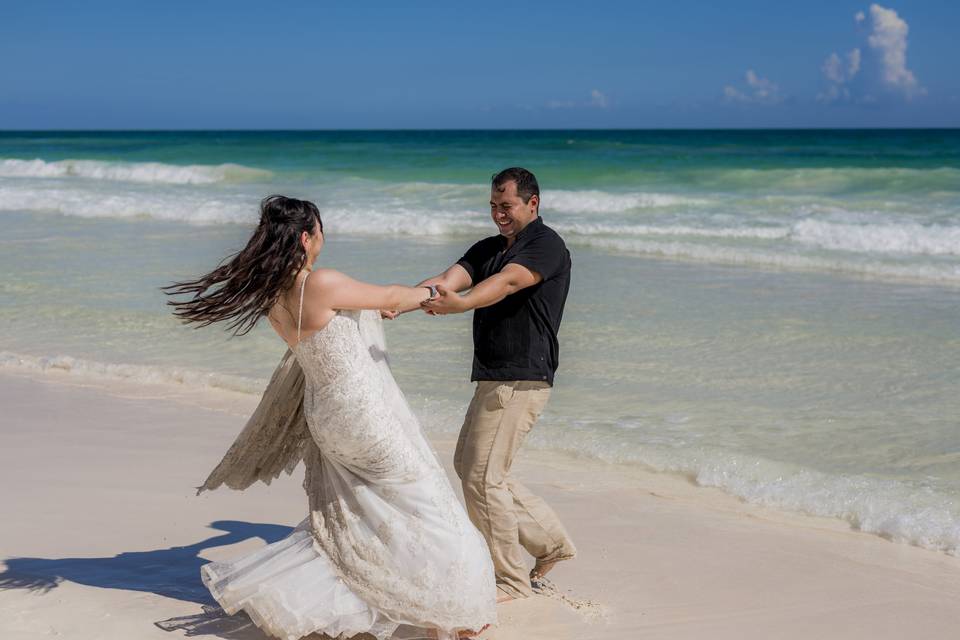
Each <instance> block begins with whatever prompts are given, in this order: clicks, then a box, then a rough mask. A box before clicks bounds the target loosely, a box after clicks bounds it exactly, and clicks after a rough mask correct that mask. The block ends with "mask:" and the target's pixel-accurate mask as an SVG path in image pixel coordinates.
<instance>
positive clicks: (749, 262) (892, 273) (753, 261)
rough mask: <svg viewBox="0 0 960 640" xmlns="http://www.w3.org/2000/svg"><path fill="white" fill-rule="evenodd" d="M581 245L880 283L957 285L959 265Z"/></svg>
mask: <svg viewBox="0 0 960 640" xmlns="http://www.w3.org/2000/svg"><path fill="white" fill-rule="evenodd" d="M583 242H584V243H585V244H588V245H590V246H596V247H600V248H604V249H612V250H614V251H622V252H624V253H634V254H638V255H644V256H650V257H658V258H670V259H680V260H690V261H694V262H707V263H712V264H733V265H744V266H760V267H774V268H777V269H788V270H796V271H833V272H838V273H850V274H856V275H861V276H868V277H874V278H881V279H895V280H912V281H921V282H932V283H937V284H949V285H952V286H956V285H960V264H950V265H944V264H925V263H924V264H918V263H907V264H904V263H887V262H882V261H880V260H875V259H863V260H857V259H846V258H840V257H832V256H822V255H801V254H796V253H787V252H781V251H768V250H757V249H747V248H742V247H732V246H716V245H713V246H710V245H703V244H696V243H691V242H657V241H651V240H640V239H624V238H585V239H584V240H583Z"/></svg>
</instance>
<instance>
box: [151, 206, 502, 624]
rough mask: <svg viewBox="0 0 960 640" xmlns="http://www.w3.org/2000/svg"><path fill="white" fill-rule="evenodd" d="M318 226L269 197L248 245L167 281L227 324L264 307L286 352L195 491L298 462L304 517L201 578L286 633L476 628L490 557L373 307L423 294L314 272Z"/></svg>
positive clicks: (409, 302) (229, 605) (178, 308)
mask: <svg viewBox="0 0 960 640" xmlns="http://www.w3.org/2000/svg"><path fill="white" fill-rule="evenodd" d="M322 229H323V227H322V223H321V221H320V216H319V211H318V210H317V208H316V206H315V205H313V204H312V203H310V202H307V201H303V200H295V199H292V198H285V197H283V196H271V197H269V198H267V199H265V200H264V201H263V203H262V204H261V217H260V224H259V226H258V227H257V230H256V231H255V232H254V235H253V237H251V239H250V241H249V242H248V244H247V246H246V247H245V248H244V249H243V250H242V251H240V252H239V253H238V254H236V255H235V256H233V257H232V258H231V259H230V260H229V261H228V262H225V263H222V264H221V266H220V267H218V268H217V269H216V270H214V271H213V272H211V273H210V274H208V275H206V276H204V277H202V278H199V279H197V280H194V281H190V282H182V283H177V284H175V285H171V286H170V287H168V288H167V291H168V293H171V294H174V295H176V294H193V297H192V298H191V299H190V300H188V301H174V302H171V303H170V304H171V305H173V306H174V307H175V312H174V313H175V314H176V315H177V316H179V317H181V318H182V319H184V320H185V321H187V322H196V323H199V324H200V325H201V326H203V325H207V324H211V323H213V322H219V321H230V325H229V327H230V328H232V329H234V331H235V332H236V333H238V334H242V333H246V332H247V331H249V330H250V329H251V328H252V327H253V326H254V324H255V323H256V322H257V320H259V319H260V318H261V317H263V316H267V317H268V319H269V320H270V323H271V325H272V326H273V328H274V330H275V331H276V332H277V334H278V335H279V336H280V337H281V338H282V339H283V340H284V341H285V342H286V343H287V344H288V345H289V347H290V349H291V351H290V352H288V353H287V355H286V356H285V358H284V360H283V361H282V362H281V364H280V366H279V367H278V368H277V371H276V372H275V373H274V378H273V379H272V380H271V383H270V386H269V387H268V392H267V394H266V395H265V396H264V398H263V400H262V401H261V403H260V406H259V407H258V409H257V411H256V412H255V413H254V415H253V417H252V418H251V420H250V422H249V423H248V424H247V427H246V428H245V429H244V430H243V432H242V433H241V434H240V436H239V438H238V439H237V441H236V442H235V443H234V444H233V446H232V447H231V448H230V450H229V451H228V452H227V455H226V456H225V458H224V460H223V461H222V462H221V463H220V465H218V467H217V468H216V469H215V470H214V472H213V473H212V474H211V476H210V478H208V479H207V482H206V483H205V484H204V486H203V487H201V490H202V489H211V488H215V487H216V486H219V485H220V484H227V485H228V486H230V487H232V488H240V489H242V488H245V487H246V486H249V485H250V484H252V483H253V482H255V481H257V480H262V481H265V482H267V483H269V482H270V480H271V479H272V478H274V477H276V476H277V475H278V474H279V473H280V471H282V470H286V471H287V472H289V471H291V470H292V469H293V467H294V466H296V465H297V463H298V462H299V461H300V460H301V459H302V460H303V461H304V463H305V464H306V476H305V480H304V488H305V489H306V491H307V495H308V499H309V516H308V517H307V518H306V519H305V520H304V521H303V522H301V523H300V525H299V526H297V528H296V529H295V530H294V531H293V533H292V534H291V535H290V536H288V537H287V538H285V539H284V540H281V541H279V542H275V543H273V544H269V545H266V546H265V547H262V548H260V549H258V550H257V551H254V552H253V553H251V554H249V555H247V556H244V557H242V558H238V559H236V560H233V561H231V562H219V563H216V562H215V563H210V564H207V565H205V566H204V567H203V569H202V578H203V581H204V584H206V586H207V587H208V588H209V590H210V592H211V594H212V595H213V597H214V598H215V599H216V600H217V601H218V602H219V603H220V605H221V606H222V607H223V609H224V610H225V611H226V612H228V613H231V614H232V613H236V612H238V611H240V610H243V611H245V612H246V613H247V614H249V616H250V617H251V618H252V619H253V621H254V622H255V623H256V624H257V626H259V627H260V628H261V629H263V630H264V631H265V632H267V633H269V634H271V635H273V636H276V637H278V638H283V639H285V640H295V639H297V638H301V637H303V636H306V635H309V634H311V633H325V634H327V635H328V636H331V637H337V636H342V637H344V638H346V637H350V636H353V635H357V634H361V633H369V634H372V635H374V636H376V637H377V638H379V639H381V640H382V639H384V638H388V637H390V636H392V635H394V634H395V632H397V630H398V627H400V625H408V626H409V627H414V628H417V629H421V630H425V631H426V632H428V633H429V635H431V636H435V637H438V638H441V639H442V638H456V637H457V636H458V634H461V635H469V634H471V633H475V632H476V631H478V630H480V629H482V628H484V627H485V626H487V625H489V624H492V623H494V622H495V621H496V611H495V609H496V590H495V583H494V575H493V565H492V562H491V560H490V555H489V552H488V550H487V546H486V543H485V541H484V539H483V537H482V536H481V535H480V533H479V531H477V529H476V528H475V527H474V526H473V525H472V524H471V522H470V520H469V518H468V517H467V514H466V511H465V510H464V509H463V507H462V506H461V505H460V503H459V501H458V500H457V498H456V495H455V493H454V491H453V489H452V487H451V486H450V483H449V481H448V479H447V476H446V474H445V472H444V470H443V468H442V466H441V465H440V463H439V462H438V460H437V457H436V454H435V453H434V452H433V450H432V449H431V447H430V445H429V444H428V442H427V441H426V439H425V437H424V436H423V434H422V432H421V429H420V426H419V424H418V421H417V419H416V418H415V417H414V415H413V413H412V412H411V411H410V408H409V407H408V405H407V403H406V402H405V400H404V398H403V394H402V393H401V392H400V390H399V388H398V387H397V385H396V383H395V382H394V379H393V376H392V375H391V373H390V368H389V366H388V364H387V355H386V350H385V345H384V341H383V332H382V327H381V320H380V316H379V312H377V311H376V310H377V309H401V310H410V309H415V308H417V307H419V305H420V303H421V302H423V301H424V300H426V299H428V298H429V297H430V296H431V292H430V291H429V290H428V289H427V288H424V287H403V286H386V287H383V286H376V285H371V284H367V283H363V282H359V281H356V280H352V279H350V278H349V277H347V276H345V275H343V274H341V273H338V272H336V271H332V270H328V269H320V270H317V271H313V272H311V271H310V266H311V265H312V264H313V263H314V261H315V260H316V258H317V256H318V255H319V253H320V250H321V248H322V246H323V242H324V237H323V230H322ZM365 310H366V311H365ZM291 352H292V355H291ZM296 366H299V367H301V368H302V369H303V373H304V376H303V377H302V378H301V377H299V376H297V379H298V380H303V379H304V378H305V386H304V388H303V394H304V395H303V399H304V402H303V409H302V410H303V413H304V414H305V418H306V421H305V424H306V425H307V427H308V429H307V430H305V429H303V428H302V427H298V425H302V424H304V421H303V420H302V418H300V419H299V420H298V417H299V416H297V415H295V414H296V412H298V411H299V404H298V403H297V404H296V405H295V406H291V404H292V403H290V402H289V401H284V398H283V397H282V396H281V395H278V394H282V393H286V394H287V398H289V394H290V391H291V390H290V389H285V390H284V388H283V387H284V385H285V384H288V383H287V381H288V380H293V379H294V376H291V375H290V374H291V372H292V371H293V369H294V367H296ZM278 390H279V391H278ZM293 391H294V392H298V391H299V389H294V390H293ZM304 431H307V432H304Z"/></svg>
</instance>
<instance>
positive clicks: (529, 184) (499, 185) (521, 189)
mask: <svg viewBox="0 0 960 640" xmlns="http://www.w3.org/2000/svg"><path fill="white" fill-rule="evenodd" d="M491 182H492V186H493V187H495V188H496V189H497V190H498V191H501V190H503V185H505V184H507V183H508V182H516V183H517V195H518V196H520V199H521V200H523V201H524V203H527V202H530V197H531V196H537V199H538V200H539V199H540V185H539V184H537V177H536V176H535V175H533V174H532V173H530V172H529V171H527V170H526V169H524V168H522V167H510V168H509V169H504V170H503V171H501V172H500V173H498V174H497V175H495V176H493V179H492V180H491Z"/></svg>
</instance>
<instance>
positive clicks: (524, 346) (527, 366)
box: [458, 216, 571, 386]
mask: <svg viewBox="0 0 960 640" xmlns="http://www.w3.org/2000/svg"><path fill="white" fill-rule="evenodd" d="M510 263H515V264H519V265H522V266H524V267H526V268H528V269H530V270H531V271H535V272H536V273H538V274H540V276H541V277H542V278H543V280H542V281H540V282H539V283H538V284H535V285H533V286H532V287H527V288H525V289H521V290H520V291H517V292H516V293H514V294H512V295H509V296H507V297H506V298H504V299H503V300H501V301H500V302H498V303H496V304H493V305H490V306H489V307H484V308H481V309H475V310H474V312H473V373H472V375H471V377H470V379H471V380H503V381H510V380H537V381H542V382H547V383H548V384H550V385H551V386H552V385H553V375H554V373H555V372H556V370H557V366H558V365H559V364H560V343H559V342H558V340H557V332H558V331H559V330H560V320H561V318H562V317H563V305H564V303H565V302H566V301H567V292H568V291H569V290H570V264H571V263H570V252H569V251H567V246H566V244H564V242H563V238H561V237H560V236H559V235H558V234H557V232H556V231H554V230H553V229H551V228H550V227H548V226H547V225H545V224H543V220H542V219H541V218H540V217H539V216H538V217H536V218H534V219H533V221H532V222H530V224H528V225H527V226H526V227H524V228H523V230H522V231H520V233H518V234H517V236H516V239H515V241H514V243H513V246H511V247H510V248H509V249H508V248H507V239H506V238H504V237H503V236H500V235H496V236H491V237H489V238H485V239H483V240H481V241H480V242H478V243H476V244H475V245H473V246H472V247H470V249H469V250H468V251H467V253H466V254H464V256H463V257H462V258H460V260H459V262H458V264H459V265H460V266H462V267H463V268H464V269H466V270H467V273H469V274H470V278H471V280H472V281H473V284H474V285H476V284H479V283H480V282H481V281H482V280H485V279H486V278H489V277H490V276H492V275H494V274H495V273H499V272H500V270H501V269H503V268H504V267H505V266H506V265H508V264H510Z"/></svg>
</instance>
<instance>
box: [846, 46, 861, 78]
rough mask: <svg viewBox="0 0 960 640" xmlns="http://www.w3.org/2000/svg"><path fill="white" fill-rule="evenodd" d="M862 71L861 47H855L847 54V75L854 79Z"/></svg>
mask: <svg viewBox="0 0 960 640" xmlns="http://www.w3.org/2000/svg"><path fill="white" fill-rule="evenodd" d="M858 71H860V49H854V50H853V51H851V52H850V53H848V54H847V77H848V78H849V79H851V80H852V79H853V76H855V75H857V72H858Z"/></svg>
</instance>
